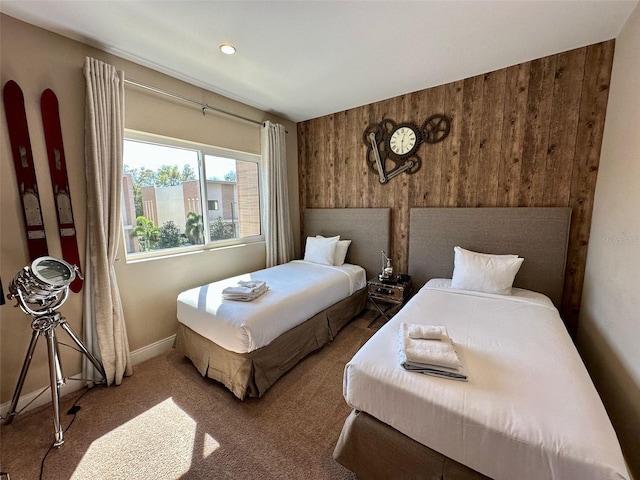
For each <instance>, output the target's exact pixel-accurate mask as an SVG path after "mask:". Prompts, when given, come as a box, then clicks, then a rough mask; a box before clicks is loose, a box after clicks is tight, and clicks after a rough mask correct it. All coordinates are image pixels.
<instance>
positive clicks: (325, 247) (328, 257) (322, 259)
mask: <svg viewBox="0 0 640 480" xmlns="http://www.w3.org/2000/svg"><path fill="white" fill-rule="evenodd" d="M338 240H340V235H338V236H337V237H329V238H325V237H307V245H306V247H305V249H304V259H305V261H307V262H312V263H319V264H321V265H333V257H334V255H335V252H336V245H337V244H338Z"/></svg>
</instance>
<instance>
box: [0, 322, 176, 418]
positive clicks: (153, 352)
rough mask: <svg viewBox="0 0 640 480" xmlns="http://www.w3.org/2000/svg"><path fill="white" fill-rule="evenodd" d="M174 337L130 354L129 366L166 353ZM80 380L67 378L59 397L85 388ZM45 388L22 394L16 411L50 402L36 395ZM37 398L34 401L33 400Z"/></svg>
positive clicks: (0, 411)
mask: <svg viewBox="0 0 640 480" xmlns="http://www.w3.org/2000/svg"><path fill="white" fill-rule="evenodd" d="M175 338H176V336H175V335H171V336H170V337H168V338H165V339H163V340H159V341H157V342H155V343H152V344H151V345H147V346H146V347H142V348H139V349H137V350H134V351H133V352H131V364H132V365H137V364H138V363H142V362H144V361H145V360H149V359H151V358H153V357H156V356H158V355H162V354H163V353H167V352H168V351H169V350H171V349H172V348H173V342H174V341H175ZM81 378H82V374H81V373H78V374H76V375H73V376H71V377H68V378H67V381H66V382H65V384H64V385H62V386H61V387H60V396H61V397H63V396H65V395H67V394H68V393H72V392H75V391H76V390H80V389H81V388H83V387H84V386H85V383H84V382H82V381H79V380H80V379H81ZM44 388H45V387H44V386H43V387H42V388H40V389H38V390H36V391H34V392H30V393H27V394H23V395H21V396H20V399H19V400H18V408H17V409H16V411H18V412H20V409H22V408H24V407H23V406H24V405H27V404H29V402H31V401H33V403H31V404H30V405H29V406H28V407H26V408H25V409H24V412H28V411H29V410H33V409H34V408H37V407H40V406H41V405H46V404H47V403H50V402H51V392H44V393H43V394H42V395H40V397H38V395H39V394H40V392H42V390H43V389H44ZM36 397H38V398H37V399H36V400H34V398H36ZM9 407H11V401H8V402H5V403H3V404H2V405H0V415H2V418H3V419H4V417H5V415H6V414H7V412H8V411H9Z"/></svg>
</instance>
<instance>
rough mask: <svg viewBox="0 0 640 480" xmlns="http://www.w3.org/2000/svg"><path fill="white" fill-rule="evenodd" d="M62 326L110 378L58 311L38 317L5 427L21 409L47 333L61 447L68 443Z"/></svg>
mask: <svg viewBox="0 0 640 480" xmlns="http://www.w3.org/2000/svg"><path fill="white" fill-rule="evenodd" d="M58 325H60V326H62V328H63V329H64V330H65V331H66V332H67V333H68V334H69V336H70V337H71V339H72V340H73V341H74V342H75V344H76V345H77V346H78V348H79V349H80V350H81V351H82V353H83V354H84V355H86V356H87V358H88V359H89V360H90V361H91V363H92V364H93V366H94V367H95V368H96V369H97V370H98V371H99V372H100V374H101V375H102V378H104V380H105V382H106V379H107V375H106V373H105V371H104V367H103V366H102V364H101V363H100V362H99V361H98V360H97V359H96V357H94V356H93V355H92V354H91V353H90V352H89V350H87V348H86V347H85V346H84V344H83V343H82V342H81V341H80V339H79V338H78V337H77V336H76V334H75V333H74V332H73V330H72V329H71V327H70V326H69V324H68V323H67V322H66V320H65V319H64V318H62V317H61V316H60V314H59V313H58V312H53V313H51V314H49V315H42V316H40V317H37V318H36V319H35V320H34V322H33V323H32V325H31V326H32V328H33V333H32V334H31V343H29V348H28V349H27V355H26V356H25V359H24V363H23V364H22V370H21V372H20V377H19V378H18V384H17V385H16V389H15V391H14V393H13V397H12V399H11V406H10V407H9V412H8V414H7V417H6V419H5V422H4V423H5V425H8V424H10V423H11V422H12V421H13V418H14V417H15V416H16V415H17V413H16V408H17V406H18V400H19V399H20V394H21V393H22V387H23V385H24V380H25V378H26V376H27V372H28V371H29V366H30V365H31V359H32V357H33V352H34V350H35V348H36V343H37V341H38V338H39V337H40V334H42V333H44V335H45V336H46V337H47V352H48V355H49V381H50V383H51V403H52V406H53V429H54V437H55V441H54V443H53V446H54V447H60V446H62V444H63V443H64V432H63V430H62V425H61V423H60V387H61V386H62V385H64V383H65V378H64V375H63V373H62V363H61V361H60V351H59V348H58V338H57V336H56V327H57V326H58Z"/></svg>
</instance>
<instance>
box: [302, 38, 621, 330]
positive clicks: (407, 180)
mask: <svg viewBox="0 0 640 480" xmlns="http://www.w3.org/2000/svg"><path fill="white" fill-rule="evenodd" d="M613 51H614V41H613V40H611V41H608V42H603V43H599V44H596V45H591V46H588V47H584V48H579V49H576V50H571V51H569V52H564V53H560V54H557V55H552V56H549V57H545V58H541V59H537V60H533V61H531V62H527V63H523V64H519V65H515V66H512V67H508V68H505V69H502V70H498V71H495V72H490V73H486V74H483V75H478V76H476V77H472V78H467V79H464V80H460V81H457V82H453V83H450V84H447V85H442V86H438V87H434V88H430V89H427V90H421V91H419V92H414V93H410V94H406V95H402V96H399V97H395V98H391V99H387V100H384V101H381V102H377V103H373V104H370V105H365V106H362V107H358V108H354V109H351V110H347V111H344V112H338V113H335V114H332V115H327V116H325V117H320V118H316V119H313V120H309V121H307V122H303V123H300V124H298V146H299V147H298V148H299V172H300V173H299V175H300V207H301V212H304V208H307V207H311V208H345V207H390V208H391V209H392V232H393V233H392V238H391V247H390V248H391V256H392V258H393V262H394V265H395V267H396V269H397V271H406V269H407V256H408V234H409V210H410V208H411V207H481V206H482V207H494V206H496V207H516V206H526V207H541V206H554V207H565V206H568V207H571V208H572V211H573V217H572V225H571V236H570V241H569V252H568V258H567V272H566V277H565V293H564V299H563V307H562V314H563V317H564V318H565V321H566V322H567V325H568V327H569V330H570V331H573V329H574V328H575V324H576V322H577V318H578V311H579V307H580V298H581V295H582V282H583V277H584V268H585V262H586V255H587V246H588V241H589V229H590V224H591V211H592V207H593V196H594V190H595V183H596V176H597V171H598V163H599V158H600V147H601V142H602V132H603V129H604V120H605V113H606V105H607V99H608V93H609V82H610V76H611V65H612V62H613ZM434 113H445V114H446V115H448V116H449V117H450V118H451V133H450V135H449V137H447V138H446V139H445V140H444V141H443V142H440V143H437V144H433V145H429V144H422V145H421V147H420V149H419V151H418V156H419V157H420V158H421V160H422V166H421V168H420V170H419V171H418V172H417V173H415V174H412V175H409V174H406V173H405V174H401V175H399V176H397V177H395V178H393V179H392V180H391V181H390V182H389V183H387V184H385V185H381V184H380V183H379V182H378V177H377V175H376V174H374V173H373V172H371V171H370V170H369V169H368V168H367V165H366V161H365V155H366V146H365V145H364V144H363V142H362V132H363V131H364V129H365V128H366V127H367V126H368V125H369V124H371V123H377V122H379V121H380V120H382V119H383V118H391V119H393V120H395V121H397V122H402V121H413V122H415V123H416V124H418V125H422V123H423V122H424V120H425V119H426V118H427V117H428V116H430V115H432V114H434ZM525 261H526V260H525Z"/></svg>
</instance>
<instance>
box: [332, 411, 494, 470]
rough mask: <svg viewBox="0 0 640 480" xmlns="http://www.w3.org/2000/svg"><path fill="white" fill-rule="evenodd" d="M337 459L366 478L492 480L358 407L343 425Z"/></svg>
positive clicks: (337, 448) (335, 457)
mask: <svg viewBox="0 0 640 480" xmlns="http://www.w3.org/2000/svg"><path fill="white" fill-rule="evenodd" d="M333 458H334V459H335V460H336V461H337V462H338V463H340V464H342V465H343V466H345V467H346V468H348V469H349V470H351V471H353V472H355V473H356V474H357V475H358V477H359V478H362V479H363V480H377V479H380V480H382V479H389V478H402V479H403V480H411V479H416V480H418V479H420V480H432V479H433V480H435V479H437V480H489V477H485V476H484V475H482V474H480V473H478V472H476V471H475V470H472V469H470V468H469V467H466V466H465V465H462V464H461V463H458V462H456V461H454V460H451V459H450V458H448V457H445V456H444V455H442V454H440V453H438V452H436V451H435V450H432V449H431V448H429V447H426V446H424V445H422V444H421V443H418V442H416V441H415V440H413V439H411V438H409V437H407V436H406V435H404V434H402V433H400V432H399V431H397V430H396V429H394V428H392V427H390V426H389V425H387V424H386V423H383V422H381V421H380V420H378V419H376V418H374V417H372V416H371V415H368V414H367V413H364V412H358V411H356V410H354V411H352V412H351V414H350V415H349V416H348V417H347V420H346V421H345V423H344V426H343V427H342V432H341V433H340V438H338V443H337V444H336V448H335V450H334V452H333Z"/></svg>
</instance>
